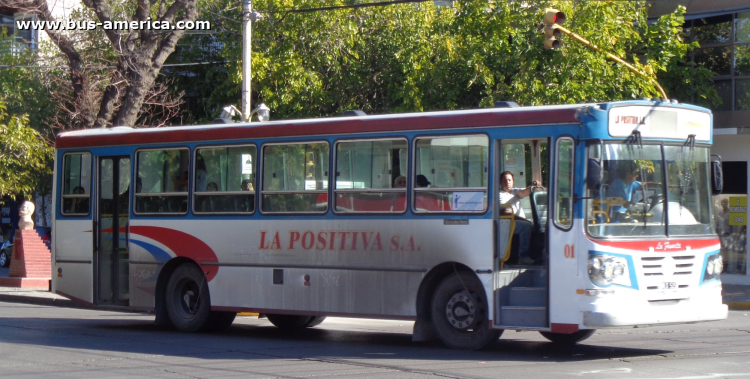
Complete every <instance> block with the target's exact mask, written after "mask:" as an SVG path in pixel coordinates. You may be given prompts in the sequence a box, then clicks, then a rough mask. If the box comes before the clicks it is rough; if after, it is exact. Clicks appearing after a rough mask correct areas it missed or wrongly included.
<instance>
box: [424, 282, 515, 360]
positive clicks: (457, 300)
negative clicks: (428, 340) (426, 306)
mask: <svg viewBox="0 0 750 379" xmlns="http://www.w3.org/2000/svg"><path fill="white" fill-rule="evenodd" d="M431 311H432V322H433V324H434V325H435V329H436V330H437V332H438V336H439V337H440V340H441V341H443V343H444V344H445V345H447V346H448V347H451V348H454V349H466V350H478V349H482V348H484V347H486V346H487V345H489V344H490V343H492V342H495V341H497V339H498V338H500V335H501V334H502V332H503V331H502V330H498V329H492V328H490V325H489V321H488V320H489V317H488V315H489V309H488V307H487V298H486V296H485V294H484V287H482V284H481V283H480V282H479V280H478V279H477V278H476V276H474V275H473V274H471V273H467V272H457V273H454V274H451V275H450V276H448V277H446V278H445V279H444V280H443V281H442V282H441V283H440V284H439V285H438V286H437V288H436V289H435V293H434V294H433V296H432V306H431Z"/></svg>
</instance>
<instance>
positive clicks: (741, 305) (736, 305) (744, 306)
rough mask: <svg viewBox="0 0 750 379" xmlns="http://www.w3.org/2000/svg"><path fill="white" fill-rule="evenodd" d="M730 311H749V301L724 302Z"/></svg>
mask: <svg viewBox="0 0 750 379" xmlns="http://www.w3.org/2000/svg"><path fill="white" fill-rule="evenodd" d="M724 304H726V305H727V306H728V307H729V309H730V310H733V311H737V310H750V301H725V302H724Z"/></svg>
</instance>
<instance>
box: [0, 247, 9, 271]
mask: <svg viewBox="0 0 750 379" xmlns="http://www.w3.org/2000/svg"><path fill="white" fill-rule="evenodd" d="M8 266H10V254H8V252H7V251H6V250H0V267H8Z"/></svg>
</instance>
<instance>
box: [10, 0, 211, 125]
mask: <svg viewBox="0 0 750 379" xmlns="http://www.w3.org/2000/svg"><path fill="white" fill-rule="evenodd" d="M196 1H197V0H160V1H154V2H152V1H151V0H125V1H122V2H111V1H108V0H82V3H83V5H85V8H84V9H83V10H82V11H81V12H77V13H74V14H73V15H72V17H71V19H70V20H56V19H55V18H54V17H53V15H52V13H51V11H50V7H49V5H48V2H47V0H16V1H11V2H10V3H11V4H9V6H11V7H14V8H18V9H25V10H27V11H31V12H34V13H36V15H37V16H38V18H39V19H40V20H41V21H48V22H56V21H62V22H63V23H68V22H76V21H78V23H77V24H76V25H77V28H78V30H73V31H71V30H67V31H61V30H52V29H51V28H46V29H45V31H46V33H47V34H48V35H49V37H50V39H51V40H52V42H53V43H54V44H55V46H56V47H57V48H58V49H59V51H60V52H61V53H62V54H63V55H64V57H65V61H66V64H67V67H68V72H69V80H70V83H71V84H72V92H71V93H70V94H69V95H66V94H63V95H62V98H63V100H66V102H69V104H70V108H69V109H68V112H67V113H68V114H69V115H70V118H69V119H68V120H67V124H69V125H68V127H74V128H90V127H107V126H111V125H135V124H136V123H137V121H138V120H139V117H141V118H144V116H145V118H146V119H148V118H149V117H148V116H149V115H148V110H149V107H148V105H149V101H148V100H149V99H154V98H160V96H163V95H165V94H168V93H169V91H167V89H166V87H165V86H164V85H159V83H158V80H157V77H158V75H159V73H160V71H161V69H162V67H163V65H164V62H165V60H166V59H167V57H168V56H169V55H170V54H171V53H172V52H173V51H174V49H175V46H176V44H177V41H178V40H179V39H180V38H181V37H182V36H183V35H184V34H185V30H184V29H179V28H175V29H171V30H166V31H164V30H162V29H159V30H157V29H155V28H150V27H148V26H149V25H152V24H153V23H159V25H165V24H167V23H168V24H169V25H171V26H174V25H177V23H178V22H181V21H182V22H192V21H195V19H196V17H197V15H198V12H197V10H196V6H195V5H196ZM82 21H83V22H82ZM85 21H96V22H97V23H101V26H99V27H97V28H95V29H94V30H93V31H91V30H86V29H89V27H88V26H86V25H91V24H89V23H86V22H85ZM122 21H125V22H126V23H127V24H128V26H129V25H130V23H131V22H133V21H134V22H136V23H137V24H138V25H143V26H145V27H138V28H136V29H133V28H130V27H128V28H127V29H125V28H124V27H123V24H119V25H120V26H119V27H118V28H114V27H112V26H114V25H118V24H116V22H122ZM87 36H88V38H87ZM92 36H93V37H95V38H91V37H92ZM96 37H100V38H96ZM102 65H104V66H109V65H112V66H114V68H109V67H106V68H107V69H106V70H102V69H101V68H97V67H101V66H102ZM66 96H67V98H66ZM162 100H163V99H162ZM167 102H169V97H167ZM144 105H146V107H144ZM173 105H174V104H173ZM144 110H145V111H146V112H145V115H144ZM167 113H168V114H169V112H167Z"/></svg>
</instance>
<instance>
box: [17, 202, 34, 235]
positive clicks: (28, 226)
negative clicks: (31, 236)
mask: <svg viewBox="0 0 750 379" xmlns="http://www.w3.org/2000/svg"><path fill="white" fill-rule="evenodd" d="M34 209H36V207H35V206H34V203H32V202H30V201H28V200H27V201H24V202H23V203H22V204H21V208H19V210H18V216H19V217H20V218H21V219H20V220H18V229H20V230H32V229H34V220H32V219H31V215H32V214H34Z"/></svg>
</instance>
